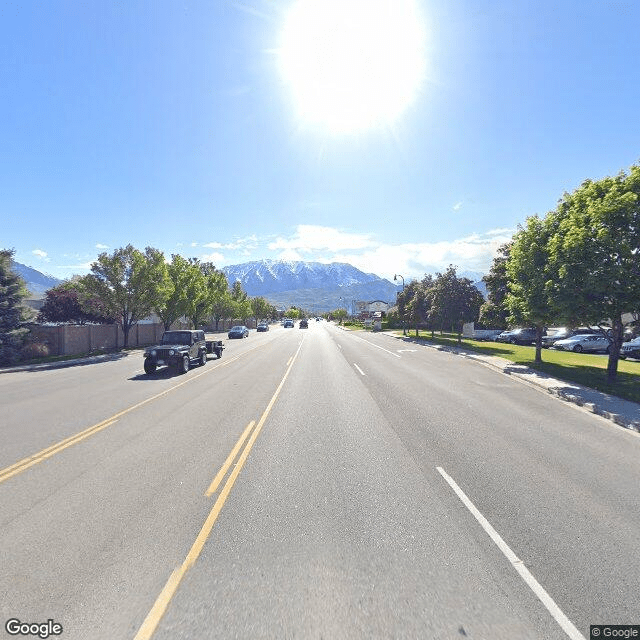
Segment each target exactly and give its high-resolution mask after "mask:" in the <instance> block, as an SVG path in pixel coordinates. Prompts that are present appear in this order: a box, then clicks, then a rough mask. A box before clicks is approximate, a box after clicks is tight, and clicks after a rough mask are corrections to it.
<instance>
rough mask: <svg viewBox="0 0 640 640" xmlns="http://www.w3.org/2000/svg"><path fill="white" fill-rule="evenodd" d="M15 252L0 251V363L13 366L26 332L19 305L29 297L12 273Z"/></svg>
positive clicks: (24, 311) (24, 310)
mask: <svg viewBox="0 0 640 640" xmlns="http://www.w3.org/2000/svg"><path fill="white" fill-rule="evenodd" d="M14 253H15V252H14V251H13V250H10V249H2V250H0V364H13V363H14V362H16V361H17V360H18V359H19V357H20V349H21V347H22V344H23V343H24V339H25V336H26V335H27V334H28V333H29V329H28V328H27V326H26V324H27V322H28V321H29V320H30V313H29V311H28V309H27V308H26V307H25V306H24V305H23V301H24V300H25V298H26V297H27V296H28V295H29V292H28V291H27V287H26V284H25V282H24V280H23V279H22V278H21V277H20V276H19V275H18V274H17V273H15V272H14V271H13V268H12V262H13V254H14Z"/></svg>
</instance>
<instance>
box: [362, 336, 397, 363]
mask: <svg viewBox="0 0 640 640" xmlns="http://www.w3.org/2000/svg"><path fill="white" fill-rule="evenodd" d="M353 337H354V338H355V339H356V340H362V342H366V343H367V344H370V345H371V346H372V347H375V348H376V349H382V350H383V351H386V352H387V353H390V354H391V355H392V356H395V357H396V358H401V357H402V356H399V355H398V354H397V353H393V351H389V349H385V348H384V347H381V346H380V345H377V344H375V343H374V342H369V341H368V340H365V339H364V338H360V337H359V336H353Z"/></svg>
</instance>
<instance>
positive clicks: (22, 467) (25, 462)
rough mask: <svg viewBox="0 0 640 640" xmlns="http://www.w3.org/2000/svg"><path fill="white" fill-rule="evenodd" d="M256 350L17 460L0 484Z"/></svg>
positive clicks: (1, 476)
mask: <svg viewBox="0 0 640 640" xmlns="http://www.w3.org/2000/svg"><path fill="white" fill-rule="evenodd" d="M260 346H262V345H260ZM257 348H259V347H253V348H252V349H249V350H247V351H245V352H244V353H241V354H239V355H237V356H235V357H233V358H230V359H228V360H225V361H224V362H222V363H220V364H218V365H215V366H211V367H207V369H206V371H203V372H202V373H199V374H197V375H194V376H189V378H188V379H186V380H184V381H183V382H179V383H178V384H175V385H173V386H172V387H170V388H169V389H165V390H164V391H161V392H160V393H157V394H156V395H154V396H151V397H150V398H147V399H146V400H143V401H142V402H138V404H134V405H133V406H131V407H128V408H127V409H123V410H122V411H120V412H119V413H116V414H114V415H112V416H111V417H110V418H107V419H106V420H103V421H102V422H98V424H94V425H93V426H92V427H89V428H88V429H85V430H84V431H81V432H80V433H76V434H74V435H72V436H70V437H68V438H66V439H65V440H62V441H61V442H56V443H55V444H52V445H51V446H50V447H47V448H46V449H43V450H42V451H39V452H38V453H34V454H33V455H32V456H29V457H28V458H23V459H22V460H19V461H18V462H16V463H14V464H12V465H11V466H10V467H6V468H5V469H2V470H0V483H2V482H4V481H5V480H8V479H9V478H12V477H13V476H16V475H18V474H19V473H22V472H23V471H26V470H27V469H28V468H29V467H32V466H34V465H36V464H38V463H39V462H42V461H44V460H46V459H47V458H50V457H51V456H54V455H55V454H56V453H59V452H60V451H63V450H64V449H66V448H67V447H70V446H72V445H74V444H77V443H78V442H81V441H82V440H85V439H86V438H88V437H89V436H92V435H94V434H95V433H98V432H99V431H102V429H106V428H107V427H110V426H111V425H112V424H114V423H115V422H117V421H118V418H121V417H122V416H124V415H126V414H127V413H130V412H131V411H134V410H135V409H139V408H140V407H142V406H144V405H145V404H148V403H149V402H153V401H154V400H157V399H158V398H161V397H162V396H166V395H167V394H168V393H171V392H172V391H175V390H176V389H179V388H180V387H182V386H183V385H185V384H187V383H189V382H193V381H194V380H197V379H198V378H200V377H201V376H204V375H206V374H207V373H209V372H210V371H212V370H214V369H218V368H220V367H226V366H227V365H228V364H231V363H232V362H235V361H236V360H237V359H238V358H240V357H242V356H244V355H246V354H247V353H249V352H250V351H253V350H254V349H257Z"/></svg>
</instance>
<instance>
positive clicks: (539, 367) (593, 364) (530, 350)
mask: <svg viewBox="0 0 640 640" xmlns="http://www.w3.org/2000/svg"><path fill="white" fill-rule="evenodd" d="M395 333H396V334H397V335H402V332H401V331H395ZM415 333H416V332H415V331H411V332H410V337H412V338H415ZM418 339H419V340H424V341H425V342H431V343H433V344H441V345H447V346H452V347H456V346H462V347H464V348H465V349H469V350H470V351H477V352H479V353H484V354H487V355H490V356H499V357H500V358H504V359H505V360H510V361H511V362H515V363H517V364H522V365H526V366H527V367H530V368H531V369H535V370H536V371H542V372H544V373H546V374H548V375H550V376H553V377H554V378H558V379H560V380H565V381H567V382H575V383H577V384H581V385H583V386H585V387H590V388H591V389H597V390H598V391H602V392H604V393H609V394H611V395H612V396H617V397H618V398H624V399H625V400H632V401H633V402H640V361H637V360H619V361H618V376H617V380H616V382H615V383H614V384H608V383H607V357H606V356H601V355H594V354H587V353H572V352H568V351H557V350H556V349H543V350H542V360H543V362H541V363H535V362H534V358H535V347H521V346H519V345H511V344H504V343H502V342H481V341H480V340H471V339H468V338H463V339H462V343H461V345H458V339H457V336H455V335H453V334H446V333H445V334H443V335H442V336H440V335H439V334H437V333H436V335H435V337H434V338H431V333H430V332H425V331H420V332H419V334H418Z"/></svg>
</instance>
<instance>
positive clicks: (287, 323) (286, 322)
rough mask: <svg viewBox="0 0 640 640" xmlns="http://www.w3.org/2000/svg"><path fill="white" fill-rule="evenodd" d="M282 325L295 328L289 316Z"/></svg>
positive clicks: (286, 327)
mask: <svg viewBox="0 0 640 640" xmlns="http://www.w3.org/2000/svg"><path fill="white" fill-rule="evenodd" d="M282 326H283V327H284V328H285V329H293V320H289V318H287V319H286V320H285V321H284V324H283V325H282Z"/></svg>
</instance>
